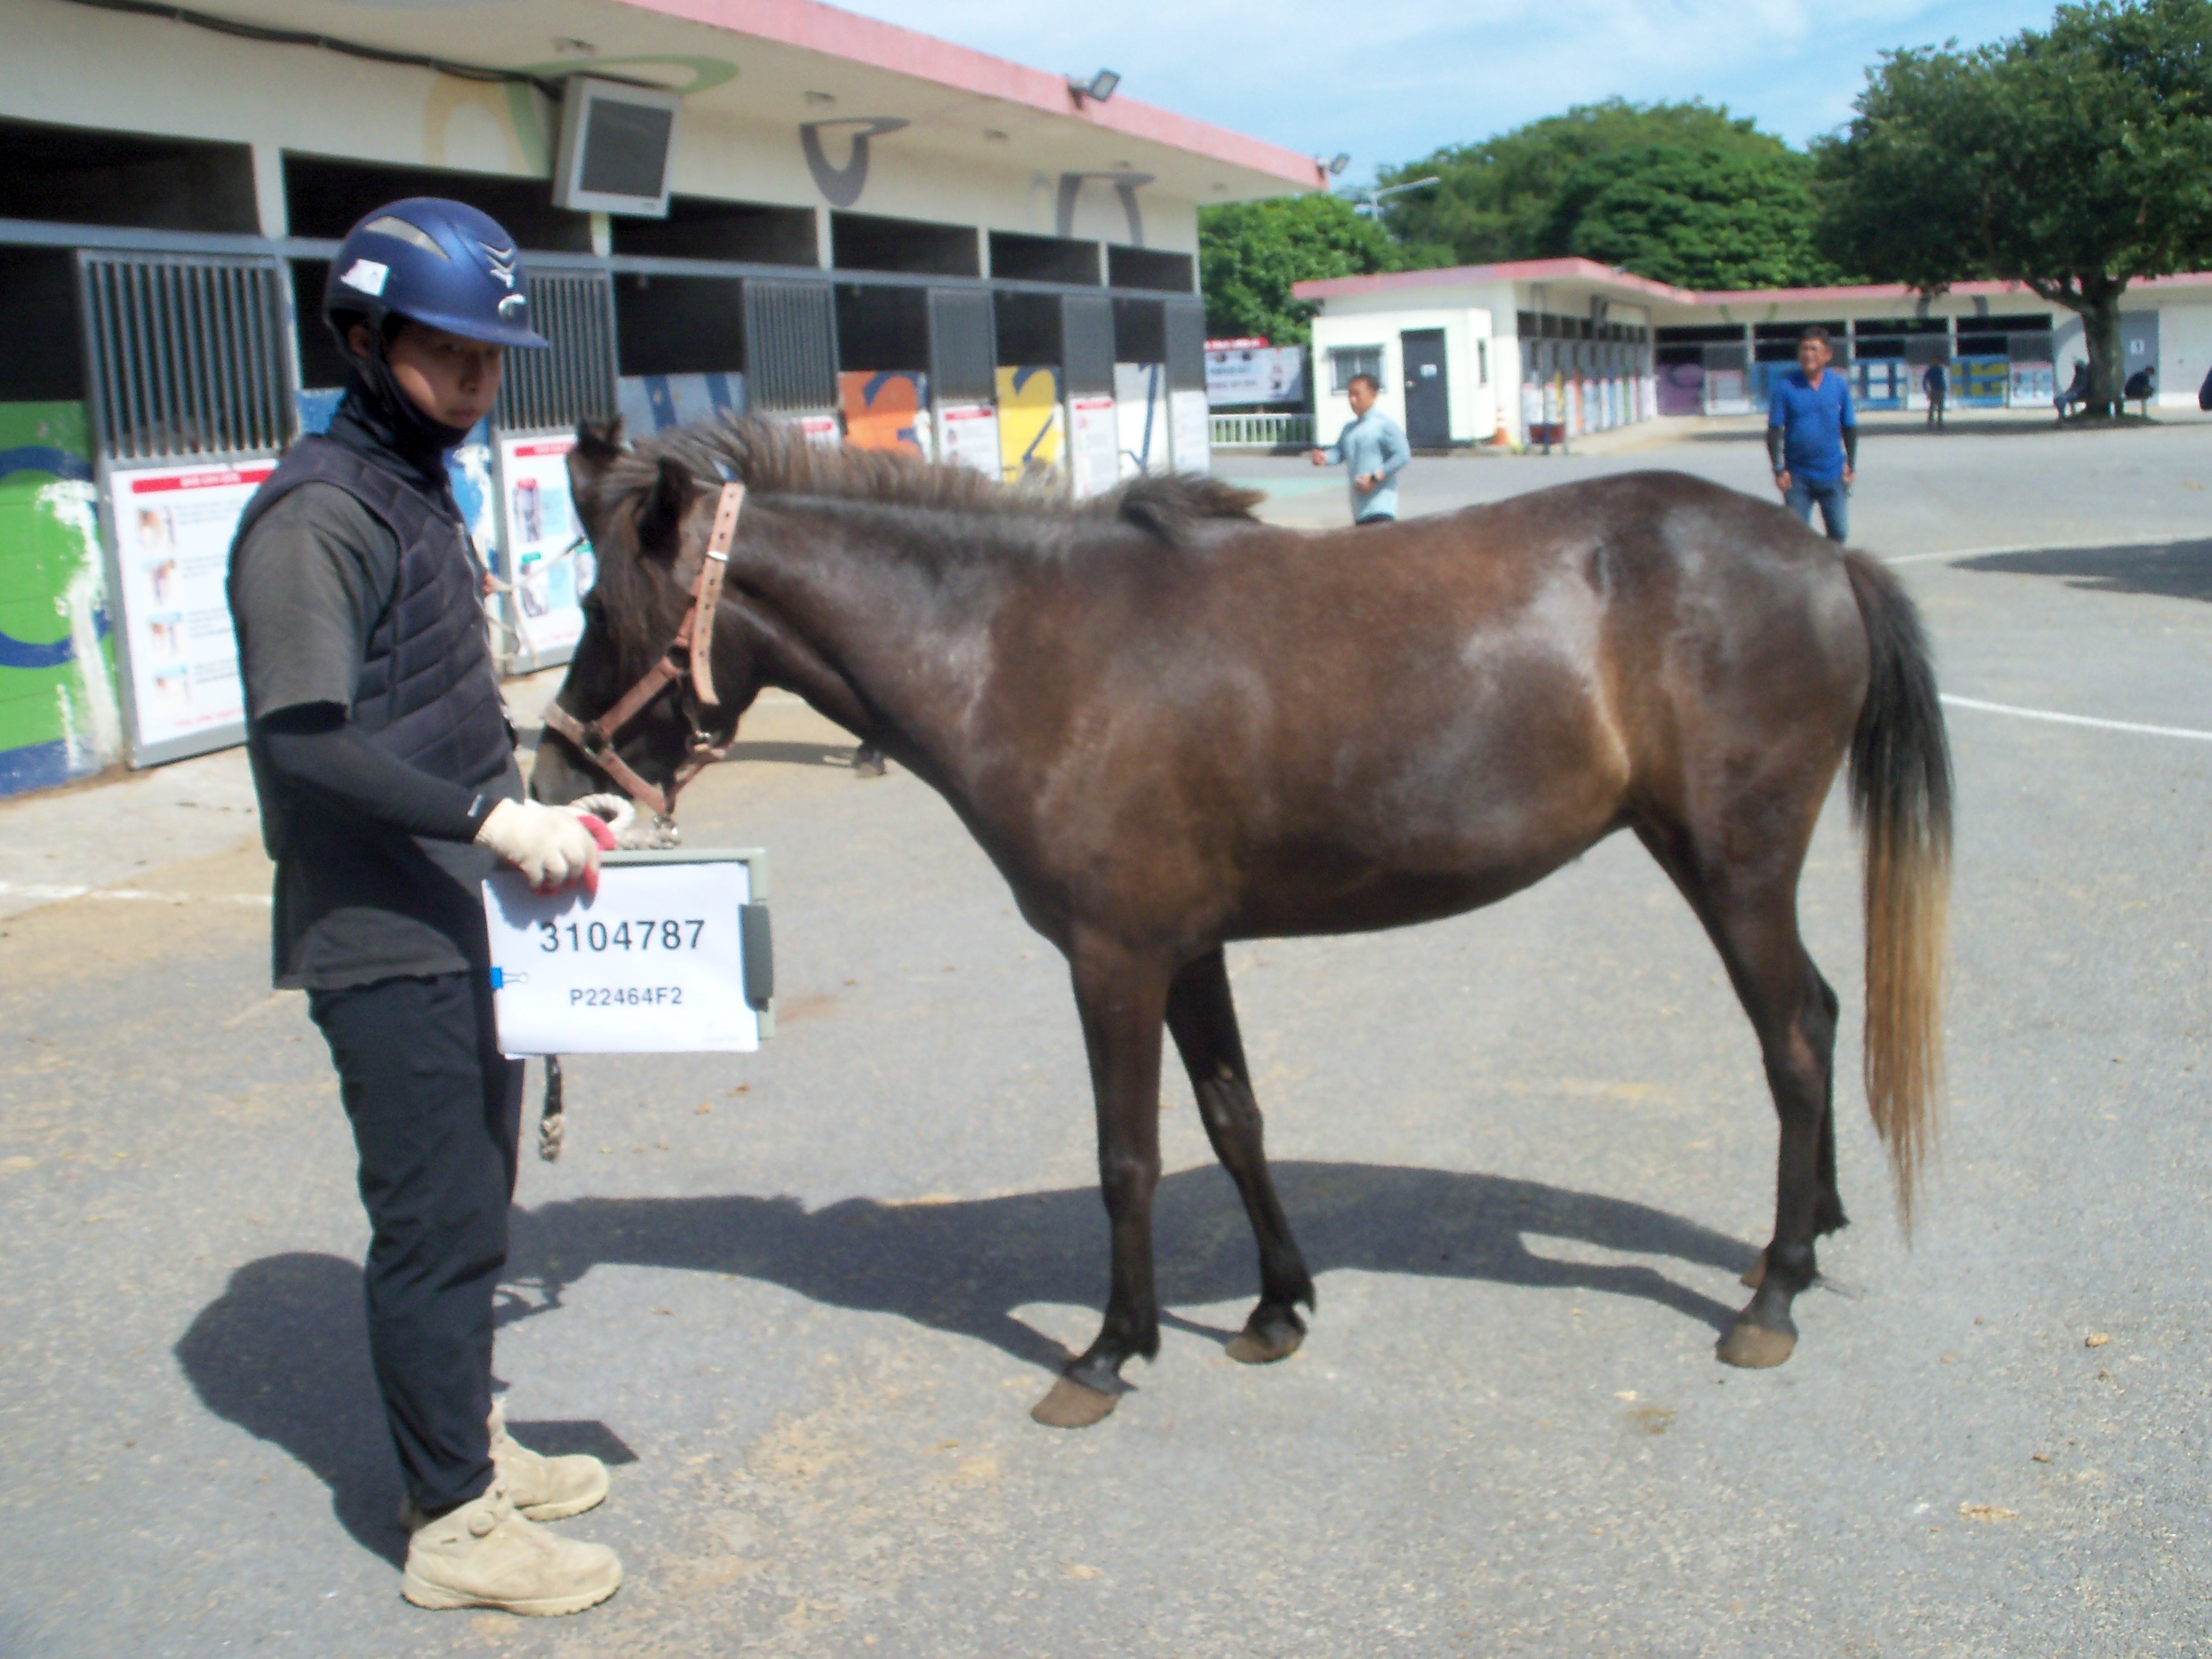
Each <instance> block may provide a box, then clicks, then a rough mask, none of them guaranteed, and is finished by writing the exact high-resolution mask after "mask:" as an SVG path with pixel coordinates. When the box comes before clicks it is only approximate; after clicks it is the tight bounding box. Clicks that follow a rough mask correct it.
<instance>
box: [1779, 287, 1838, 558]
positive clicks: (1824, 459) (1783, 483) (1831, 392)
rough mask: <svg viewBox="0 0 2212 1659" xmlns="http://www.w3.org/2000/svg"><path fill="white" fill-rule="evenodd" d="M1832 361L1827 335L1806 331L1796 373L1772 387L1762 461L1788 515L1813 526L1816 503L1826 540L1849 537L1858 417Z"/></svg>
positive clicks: (1817, 330)
mask: <svg viewBox="0 0 2212 1659" xmlns="http://www.w3.org/2000/svg"><path fill="white" fill-rule="evenodd" d="M1833 356H1835V352H1834V350H1833V349H1832V348H1831V347H1830V346H1829V344H1828V331H1827V330H1826V329H1825V328H1819V327H1814V328H1808V329H1807V330H1806V331H1805V332H1804V333H1803V334H1802V336H1800V337H1799V338H1798V341H1797V367H1796V368H1794V369H1792V370H1790V373H1788V374H1784V376H1783V377H1782V378H1781V379H1780V380H1777V381H1776V382H1775V383H1774V402H1773V404H1771V406H1770V407H1769V409H1768V410H1767V415H1766V458H1767V459H1768V461H1769V462H1771V464H1772V465H1773V467H1774V487H1775V488H1776V489H1778V490H1780V491H1781V492H1782V499H1783V501H1784V504H1786V505H1787V506H1788V507H1789V508H1790V511H1791V512H1792V513H1796V515H1797V516H1798V517H1799V518H1801V519H1802V520H1805V522H1806V523H1807V524H1810V523H1812V522H1813V507H1814V503H1815V502H1817V503H1819V505H1820V522H1821V524H1822V526H1825V527H1826V530H1827V532H1828V539H1829V540H1830V541H1832V542H1839V541H1841V540H1843V539H1844V535H1845V533H1846V532H1847V526H1848V520H1849V507H1848V502H1849V501H1850V486H1851V480H1852V479H1853V478H1854V477H1857V462H1858V458H1859V417H1858V413H1857V410H1854V409H1853V408H1852V407H1851V389H1850V386H1848V385H1846V384H1845V382H1844V377H1843V376H1842V375H1841V374H1829V373H1828V372H1827V370H1828V362H1829V360H1830V359H1831V358H1832V357H1833Z"/></svg>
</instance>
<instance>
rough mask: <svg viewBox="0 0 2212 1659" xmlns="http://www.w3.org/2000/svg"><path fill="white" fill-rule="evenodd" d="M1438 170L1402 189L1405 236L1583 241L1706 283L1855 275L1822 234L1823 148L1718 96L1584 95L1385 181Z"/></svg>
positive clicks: (1563, 249)
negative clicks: (1746, 115) (1807, 146)
mask: <svg viewBox="0 0 2212 1659" xmlns="http://www.w3.org/2000/svg"><path fill="white" fill-rule="evenodd" d="M1431 174H1434V175H1436V176H1437V178H1438V179H1439V180H1440V182H1439V183H1438V184H1437V185H1431V186H1430V187H1429V188H1427V189H1425V190H1419V191H1408V192H1407V194H1405V195H1403V196H1398V197H1392V198H1391V199H1390V201H1389V204H1387V206H1386V208H1385V216H1386V220H1387V222H1388V223H1389V227H1390V229H1391V231H1392V232H1393V233H1394V234H1395V235H1396V236H1397V237H1398V239H1399V240H1400V241H1401V243H1402V244H1406V245H1408V246H1419V247H1422V248H1424V249H1425V248H1429V247H1435V248H1439V249H1446V250H1449V258H1450V259H1451V260H1452V261H1454V262H1456V263H1463V264H1487V263H1490V262H1492V261H1495V260H1501V259H1544V258H1559V257H1561V256H1563V255H1566V254H1579V255H1581V256H1582V257H1583V258H1588V259H1595V260H1598V261H1600V262H1601V263H1603V264H1609V265H1618V266H1620V267H1622V268H1623V269H1625V270H1632V271H1634V272H1635V273H1636V274H1637V275H1638V276H1650V277H1652V278H1654V279H1655V280H1656V281H1660V282H1668V283H1678V284H1680V285H1681V286H1683V287H1686V288H1697V289H1727V288H1746V287H1765V286H1782V287H1799V286H1809V285H1813V284H1817V283H1827V282H1834V281H1837V280H1838V278H1839V276H1840V275H1841V273H1840V272H1839V271H1838V269H1837V268H1836V266H1835V265H1834V264H1833V263H1832V261H1831V260H1830V259H1828V258H1826V256H1825V255H1824V254H1823V253H1822V252H1820V250H1819V248H1818V247H1817V246H1815V245H1814V226H1815V223H1816V222H1817V213H1816V204H1815V203H1814V196H1813V181H1814V173H1813V163H1812V160H1811V158H1810V157H1809V156H1807V155H1803V154H1802V153H1801V152H1799V151H1796V150H1793V149H1790V146H1789V145H1787V144H1786V143H1784V142H1783V141H1782V140H1781V139H1779V138H1778V137H1775V136H1774V135H1773V134H1771V133H1766V132H1761V131H1759V129H1758V127H1757V126H1756V125H1754V124H1753V123H1752V122H1751V121H1748V120H1743V119H1739V118H1735V117H1734V116H1731V115H1730V114H1729V112H1728V111H1727V110H1726V109H1725V108H1717V107H1715V106H1712V105H1710V104H1705V103H1702V102H1697V101H1692V102H1689V103H1684V104H1631V103H1627V102H1625V101H1623V100H1620V99H1614V100H1610V101H1608V102H1606V103H1602V104H1588V105H1583V106H1578V107H1577V108H1574V109H1571V110H1569V111H1568V112H1566V113H1565V114H1564V115H1554V116H1548V117H1547V118H1544V119H1543V120H1541V121H1532V122H1530V123H1528V125H1526V126H1522V127H1516V128H1515V129H1514V130H1513V131H1510V132H1505V133H1500V134H1498V136H1497V137H1492V138H1486V139H1484V140H1483V141H1482V142H1481V143H1474V144H1456V145H1450V146H1447V147H1446V148H1445V149H1440V150H1437V151H1436V152H1434V153H1433V154H1431V155H1427V156H1425V157H1424V158H1423V159H1421V160H1420V161H1408V162H1407V163H1406V164H1405V165H1404V166H1402V167H1390V168H1388V169H1386V170H1385V171H1384V172H1383V174H1382V182H1383V184H1384V185H1393V184H1403V183H1408V182H1410V181H1412V180H1413V179H1422V178H1426V177H1428V176H1430V175H1431ZM1423 263H1441V261H1434V260H1426V259H1425V260H1424V261H1423Z"/></svg>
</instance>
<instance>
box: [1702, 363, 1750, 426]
mask: <svg viewBox="0 0 2212 1659" xmlns="http://www.w3.org/2000/svg"><path fill="white" fill-rule="evenodd" d="M1705 413H1706V414H1708V415H1748V414H1750V413H1752V407H1751V392H1750V389H1749V388H1748V387H1747V386H1746V385H1745V384H1744V378H1743V371H1742V370H1741V369H1740V368H1709V369H1707V370H1706V371H1705Z"/></svg>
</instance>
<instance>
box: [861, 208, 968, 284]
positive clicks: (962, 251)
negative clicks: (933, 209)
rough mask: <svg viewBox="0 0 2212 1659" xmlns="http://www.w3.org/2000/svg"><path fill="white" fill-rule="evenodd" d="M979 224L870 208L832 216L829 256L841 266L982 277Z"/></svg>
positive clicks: (931, 274)
mask: <svg viewBox="0 0 2212 1659" xmlns="http://www.w3.org/2000/svg"><path fill="white" fill-rule="evenodd" d="M977 256H978V250H977V247H976V235H975V227H974V226H973V225H938V224H931V223H929V222H927V221H925V220H921V219H884V218H878V216H875V215H874V214H871V213H833V214H831V215H830V216H829V257H830V260H831V262H832V263H833V264H836V266H837V267H838V268H839V269H840V270H888V271H908V272H912V273H915V274H917V275H921V276H981V275H982V270H981V264H980V261H979V259H978V257H977Z"/></svg>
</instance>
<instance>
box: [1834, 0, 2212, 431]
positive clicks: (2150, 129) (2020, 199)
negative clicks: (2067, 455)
mask: <svg viewBox="0 0 2212 1659" xmlns="http://www.w3.org/2000/svg"><path fill="white" fill-rule="evenodd" d="M1820 178H1821V189H1822V197H1823V205H1824V217H1823V226H1822V237H1823V241H1824V244H1825V245H1826V246H1827V247H1829V248H1830V249H1831V250H1832V251H1833V252H1835V253H1836V254H1837V255H1838V257H1841V258H1847V259H1849V260H1850V261H1851V262H1852V263H1853V264H1858V265H1860V266H1862V267H1863V268H1864V269H1865V270H1868V271H1869V272H1870V273H1871V274H1872V275H1873V276H1875V277H1876V278H1878V279H1881V280H1886V281H1891V282H1900V283H1908V284H1910V285H1911V286H1913V287H1915V288H1917V289H1921V290H1922V291H1923V292H1924V293H1929V294H1935V293H1939V292H1941V291H1942V289H1945V288H1947V287H1948V286H1949V285H1950V284H1952V283H1958V282H1964V281H1968V280H1972V279H1990V278H1995V279H1997V280H2001V281H2008V282H2016V283H2022V284H2024V285H2025V286H2026V287H2027V288H2028V289H2031V290H2033V292H2034V293H2035V294H2036V295H2038V296H2039V297H2040V298H2041V299H2043V300H2045V301H2047V302H2049V303H2051V304H2052V305H2057V306H2063V307H2066V308H2067V309H2069V310H2071V311H2074V312H2076V313H2080V315H2081V324H2082V332H2083V334H2084V336H2085V337H2086V338H2087V343H2088V347H2089V377H2090V392H2089V402H2090V405H2091V407H2092V408H2093V409H2098V410H2107V411H2109V410H2112V409H2114V408H2116V407H2117V406H2118V404H2119V400H2120V390H2121V382H2122V378H2123V372H2124V371H2123V365H2122V360H2121V356H2120V297H2121V295H2123V294H2124V292H2125V291H2126V289H2127V286H2128V284H2129V283H2130V282H2133V281H2135V280H2136V279H2138V278H2141V277H2146V276H2164V275H2167V274H2169V273H2171V272H2173V271H2177V270H2197V269H2202V268H2203V266H2204V264H2207V263H2208V262H2212V0H2121V3H2115V0H2097V3H2092V4H2086V5H2069V6H2061V7H2060V8H2059V9H2058V11H2057V15H2055V16H2054V17H2053V18H2052V20H2051V27H2050V28H2049V29H2048V30H2047V31H2044V32H2038V31H2035V30H2027V31H2023V32H2022V33H2021V34H2020V35H2018V36H2017V37H2015V39H2013V40H2008V41H2003V42H2001V43H1999V44H1998V45H1996V46H1985V47H1982V48H1980V49H1978V50H1976V51H1972V52H1960V50H1958V48H1957V46H1956V44H1955V43H1953V44H1951V45H1949V46H1944V47H1942V48H1940V49H1938V48H1921V49H1916V50H1905V51H1898V52H1888V53H1886V54H1885V55H1884V56H1883V58H1882V61H1881V63H1880V64H1878V65H1877V66H1876V67H1875V68H1874V69H1872V70H1869V71H1868V73H1867V87H1866V90H1865V91H1864V92H1863V93H1862V94H1860V95H1859V99H1858V102H1857V115H1856V116H1855V117H1854V118H1853V119H1852V121H1851V123H1850V127H1849V128H1848V129H1847V130H1846V131H1845V132H1844V135H1843V137H1840V138H1838V139H1837V140H1835V141H1833V142H1832V143H1829V144H1827V145H1826V146H1824V147H1823V150H1822V153H1821V155H1820Z"/></svg>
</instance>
